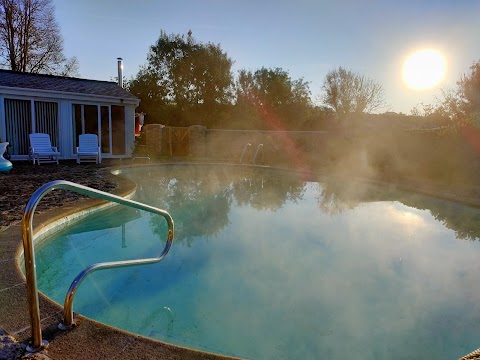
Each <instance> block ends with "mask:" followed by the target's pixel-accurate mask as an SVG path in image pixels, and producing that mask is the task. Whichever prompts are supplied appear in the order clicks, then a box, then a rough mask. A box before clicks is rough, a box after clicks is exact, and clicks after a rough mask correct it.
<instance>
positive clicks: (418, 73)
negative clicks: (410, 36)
mask: <svg viewBox="0 0 480 360" xmlns="http://www.w3.org/2000/svg"><path fill="white" fill-rule="evenodd" d="M445 70H446V61H445V58H444V56H443V55H442V54H441V53H440V52H438V51H437V50H433V49H424V50H419V51H416V52H414V53H413V54H412V55H410V56H409V57H408V58H407V59H406V60H405V62H404V63H403V81H404V82H405V83H406V84H407V86H408V87H410V88H412V89H415V90H424V89H430V88H432V87H434V86H435V85H437V84H439V83H440V82H441V81H442V80H443V78H444V76H445Z"/></svg>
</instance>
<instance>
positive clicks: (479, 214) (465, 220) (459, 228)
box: [400, 194, 480, 240]
mask: <svg viewBox="0 0 480 360" xmlns="http://www.w3.org/2000/svg"><path fill="white" fill-rule="evenodd" d="M400 201H401V202H402V203H403V204H405V205H407V206H411V207H415V208H416V209H419V210H428V211H430V213H431V214H432V216H433V217H434V218H435V219H436V220H437V221H439V222H441V223H442V224H443V225H444V226H445V227H446V228H448V229H450V230H453V231H455V236H456V237H457V239H461V240H480V209H476V208H470V207H467V206H463V205H461V204H456V203H451V202H448V201H444V200H440V199H434V198H428V197H424V196H420V195H416V194H404V196H403V197H402V198H401V199H400Z"/></svg>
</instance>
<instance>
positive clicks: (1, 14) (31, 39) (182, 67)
mask: <svg viewBox="0 0 480 360" xmlns="http://www.w3.org/2000/svg"><path fill="white" fill-rule="evenodd" d="M59 30H60V29H59V26H58V24H57V22H56V20H55V16H54V7H53V5H52V0H0V68H7V69H11V70H14V71H20V72H30V73H43V74H53V75H62V76H76V75H78V67H79V65H78V61H77V59H76V58H75V57H72V58H66V57H65V56H64V54H63V39H62V37H61V35H60V31H59ZM233 63H234V62H233V60H232V59H231V58H230V57H229V56H228V54H227V53H226V52H225V51H224V50H222V48H221V47H220V45H219V44H213V43H211V42H207V43H202V42H199V41H197V40H196V39H195V38H194V37H193V35H192V32H191V31H189V32H188V33H187V34H186V35H183V34H167V33H165V32H164V31H161V32H160V36H159V38H158V40H157V41H156V42H155V44H153V45H152V46H150V49H149V51H148V54H147V62H146V64H145V65H143V66H142V67H141V68H140V70H139V72H138V73H137V74H136V76H134V77H132V78H131V79H130V80H128V81H127V82H126V86H127V88H128V90H130V91H131V92H132V93H133V94H134V95H136V96H137V97H139V98H140V100H141V103H140V107H139V108H138V109H137V111H138V112H143V113H145V114H146V121H147V123H161V124H165V125H172V126H189V125H197V124H198V125H204V126H206V127H209V128H233V129H261V130H267V129H273V130H323V129H328V128H331V127H338V126H350V125H352V124H355V123H358V122H359V119H362V118H363V117H362V116H361V115H363V114H370V113H372V112H378V111H380V110H382V109H384V108H385V98H384V90H383V88H382V86H381V85H380V84H379V83H378V82H376V81H375V80H373V79H371V78H369V77H367V76H364V75H362V74H357V73H355V72H353V71H351V70H349V69H345V68H343V67H338V68H336V69H333V70H331V71H330V72H328V73H327V75H326V76H325V78H324V81H323V86H322V95H321V97H320V98H319V99H318V100H319V101H318V102H317V103H314V102H313V101H312V100H311V91H310V87H309V86H310V84H309V82H308V81H305V79H303V78H300V79H292V78H291V76H290V75H289V73H288V71H286V70H284V69H282V68H265V67H262V68H259V69H255V70H247V69H241V70H239V71H238V72H237V73H236V74H234V73H233V71H232V66H233ZM411 115H416V116H417V117H419V116H420V117H422V118H425V119H429V120H431V121H430V122H429V123H431V124H436V125H438V126H445V127H447V128H450V129H457V130H458V129H459V128H462V127H464V126H465V125H471V124H473V125H475V126H477V127H478V126H480V61H477V62H476V63H473V65H472V66H471V68H470V69H469V72H468V73H466V74H464V75H463V76H462V77H461V78H460V80H459V81H458V82H457V83H456V85H455V87H454V88H452V89H446V90H442V92H441V97H440V99H439V100H438V101H437V103H436V104H423V103H422V104H419V105H417V106H416V107H414V108H413V109H412V111H411Z"/></svg>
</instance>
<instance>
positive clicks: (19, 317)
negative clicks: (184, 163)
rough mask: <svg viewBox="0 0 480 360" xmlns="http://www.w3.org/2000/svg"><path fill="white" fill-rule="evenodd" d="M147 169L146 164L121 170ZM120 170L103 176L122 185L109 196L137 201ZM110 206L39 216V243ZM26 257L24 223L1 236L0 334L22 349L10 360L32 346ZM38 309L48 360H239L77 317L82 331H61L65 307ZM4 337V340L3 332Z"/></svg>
mask: <svg viewBox="0 0 480 360" xmlns="http://www.w3.org/2000/svg"><path fill="white" fill-rule="evenodd" d="M152 165H154V164H152ZM155 165H159V164H155ZM161 165H163V164H161ZM143 166H145V164H139V165H133V166H122V167H121V168H129V167H143ZM116 169H120V167H118V166H115V167H110V168H105V169H102V170H101V171H102V172H103V175H104V176H105V177H108V178H109V179H112V180H113V181H114V182H115V183H116V184H117V187H116V188H115V189H114V190H112V191H110V193H112V194H114V195H118V196H122V197H132V196H133V195H134V194H135V190H136V184H135V183H134V182H132V181H130V180H128V179H125V178H123V177H120V176H115V175H114V174H113V173H112V171H114V170H116ZM106 205H107V202H106V201H105V200H100V199H82V200H79V201H77V202H74V203H71V204H67V205H65V206H62V207H59V208H55V209H51V210H48V211H45V212H42V213H39V214H36V215H35V217H34V229H35V230H34V232H35V237H37V236H44V235H46V234H48V233H49V232H50V231H52V229H55V231H57V230H58V226H61V227H64V226H68V225H69V224H70V223H72V222H73V221H78V220H79V219H80V218H82V217H85V216H86V215H88V214H90V213H92V212H93V211H97V210H100V209H102V208H103V207H105V206H106ZM22 252H23V244H22V228H21V223H16V224H13V225H10V226H8V227H7V228H6V229H4V230H2V231H0V269H1V272H0V330H1V329H3V330H4V331H5V332H6V333H7V334H8V335H10V336H13V337H14V338H15V340H16V341H18V342H19V343H21V344H18V345H17V350H16V351H14V352H12V355H11V356H14V358H15V356H17V357H18V354H19V350H18V346H21V348H22V349H23V350H24V349H25V347H26V346H27V345H28V343H29V342H30V341H31V327H30V317H29V312H28V303H27V289H26V286H25V285H26V280H25V276H24V275H23V273H22V271H21V269H20V257H21V254H22ZM74 276H75V274H72V280H73V277H74ZM66 291H67V289H65V292H66ZM39 307H40V316H41V326H42V338H43V339H45V340H47V341H48V342H49V345H48V347H47V348H46V349H44V350H42V351H41V352H40V354H42V355H43V356H46V358H47V359H48V358H50V359H118V358H122V359H152V358H154V359H205V360H207V359H235V358H233V357H228V356H223V355H217V354H213V353H208V352H202V351H197V350H193V349H188V348H185V347H181V346H177V345H171V344H168V343H164V342H161V341H157V340H153V339H149V338H146V337H143V336H140V335H137V334H133V333H130V332H127V331H123V330H120V329H117V328H114V327H111V326H108V325H105V324H102V323H99V322H97V321H95V320H92V319H89V318H87V317H84V316H80V315H78V316H76V318H78V319H79V321H80V326H78V327H76V328H74V329H73V330H69V331H62V330H59V329H58V328H57V325H58V324H59V323H60V322H61V321H62V319H63V306H61V305H60V304H58V303H56V302H54V301H53V300H51V299H49V298H48V297H46V296H44V295H43V294H42V293H39ZM0 335H2V334H1V332H0ZM1 350H2V349H1V348H0V355H2V354H3V353H2V352H1ZM20 352H23V351H20Z"/></svg>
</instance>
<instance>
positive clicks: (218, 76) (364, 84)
mask: <svg viewBox="0 0 480 360" xmlns="http://www.w3.org/2000/svg"><path fill="white" fill-rule="evenodd" d="M232 65H233V60H232V59H231V58H230V57H229V56H228V55H227V53H226V52H225V51H223V50H222V49H221V47H220V45H219V44H213V43H211V42H207V43H202V42H199V41H197V40H196V39H195V38H194V37H193V35H192V32H191V31H189V32H188V33H187V34H186V35H180V34H167V33H165V32H164V31H161V32H160V37H159V38H158V40H157V41H156V43H155V44H153V45H152V46H151V47H150V49H149V52H148V54H147V63H146V64H145V65H144V66H142V67H141V69H140V71H139V72H138V74H137V75H136V76H135V77H134V78H132V79H131V80H130V81H128V82H127V86H128V89H129V90H130V91H131V92H132V93H133V94H134V95H136V96H137V97H139V98H140V99H141V103H140V107H139V109H138V111H141V112H144V113H146V119H147V123H161V124H165V125H171V126H190V125H196V124H199V125H204V126H206V127H209V128H233V129H259V130H320V129H325V128H328V127H329V126H331V125H333V124H335V123H337V124H338V123H343V122H344V121H346V120H347V119H348V118H349V117H351V115H352V114H353V115H358V114H362V113H365V112H368V111H373V110H377V109H378V108H380V107H382V106H383V105H384V97H383V88H382V86H381V85H380V84H378V83H377V82H375V81H374V80H372V79H370V78H368V77H366V76H363V75H359V74H356V73H354V72H352V71H351V70H347V69H344V68H342V67H340V68H338V69H335V70H332V71H330V72H329V73H328V74H327V76H326V78H325V82H324V85H323V90H324V96H323V98H322V102H323V104H322V105H316V104H314V103H313V102H312V100H311V91H310V88H309V82H308V81H305V80H304V79H303V78H300V79H292V78H291V76H290V75H289V73H288V72H287V71H286V70H284V69H282V68H266V67H262V68H260V69H256V70H247V69H241V70H239V71H238V73H237V74H233V71H232Z"/></svg>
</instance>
